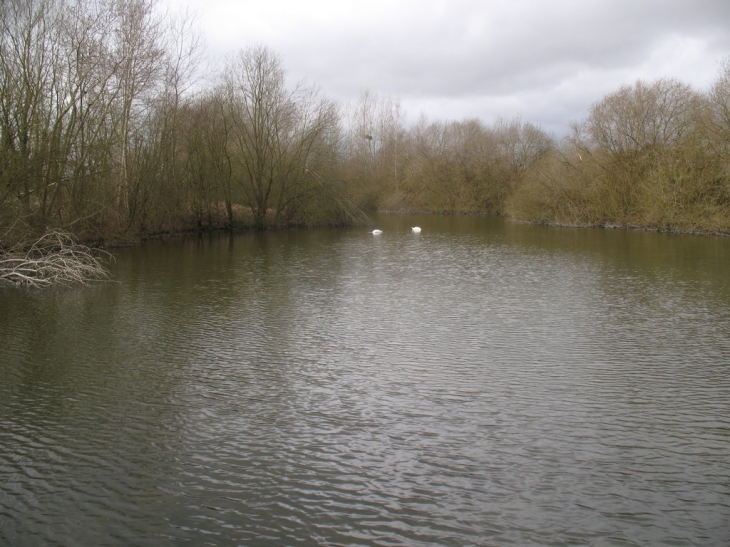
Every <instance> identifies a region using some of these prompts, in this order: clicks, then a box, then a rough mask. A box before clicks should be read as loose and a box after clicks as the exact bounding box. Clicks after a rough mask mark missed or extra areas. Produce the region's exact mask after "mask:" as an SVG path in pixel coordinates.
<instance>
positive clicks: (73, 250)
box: [0, 230, 111, 288]
mask: <svg viewBox="0 0 730 547" xmlns="http://www.w3.org/2000/svg"><path fill="white" fill-rule="evenodd" d="M110 258H111V255H110V254H109V253H107V252H105V251H99V250H92V249H91V248H90V247H87V246H86V245H81V244H79V243H78V242H77V240H76V238H75V237H74V236H73V235H71V234H68V233H66V232H61V231H57V230H54V231H51V232H48V233H46V234H44V235H43V236H41V237H40V238H39V239H38V240H36V241H35V242H34V243H33V244H32V245H30V246H28V244H18V245H15V246H14V247H12V248H10V249H8V250H5V251H2V250H0V284H10V285H16V286H20V287H23V288H44V287H51V286H53V285H64V286H69V285H73V284H86V283H89V282H91V281H95V280H103V279H109V277H110V274H109V271H108V270H107V269H106V268H105V267H104V262H105V260H107V259H110Z"/></svg>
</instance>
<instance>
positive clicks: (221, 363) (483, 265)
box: [0, 216, 730, 546]
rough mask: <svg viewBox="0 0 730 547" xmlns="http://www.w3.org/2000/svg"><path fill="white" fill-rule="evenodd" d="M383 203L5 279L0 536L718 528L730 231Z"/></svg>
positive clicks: (729, 364) (454, 536) (724, 535)
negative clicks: (344, 221) (109, 273)
mask: <svg viewBox="0 0 730 547" xmlns="http://www.w3.org/2000/svg"><path fill="white" fill-rule="evenodd" d="M416 223H417V224H419V225H420V226H421V227H422V228H423V232H422V233H421V234H413V233H411V231H410V226H412V225H415V224H416ZM377 226H378V227H380V228H382V229H383V230H384V233H383V234H382V235H380V236H373V235H372V234H369V233H367V231H366V229H347V230H310V231H291V232H283V233H269V234H242V235H237V236H235V237H228V236H225V235H220V236H219V235H216V236H212V237H208V236H206V237H203V238H190V239H185V240H170V241H165V242H152V243H148V244H146V245H144V246H142V247H139V248H131V249H120V250H117V251H115V254H116V257H117V261H116V263H115V264H114V265H113V269H114V273H115V277H116V279H117V281H118V282H117V283H108V284H103V285H98V286H95V287H92V288H85V289H73V290H63V291H49V292H40V293H22V292H16V291H2V292H0V544H2V545H15V546H36V545H37V546H46V545H59V546H61V545H63V546H67V545H109V546H127V545H150V546H173V545H175V546H177V545H186V546H187V545H191V546H197V545H296V546H325V545H327V546H338V545H340V546H341V545H348V546H349V545H361V546H376V545H377V546H381V545H385V546H387V545H407V546H426V545H428V546H431V545H445V546H467V545H479V546H483V545H494V546H501V545H516V546H529V545H598V546H603V545H621V546H626V545H712V546H715V545H717V546H721V545H722V546H724V545H728V544H729V543H730V239H729V238H714V237H698V236H677V235H662V234H652V233H641V232H624V231H603V230H571V229H558V228H541V227H529V226H520V225H515V224H511V223H509V222H506V221H505V220H503V219H500V218H487V217H440V216H424V217H407V216H384V217H380V218H379V219H378V224H377ZM371 229H372V228H371Z"/></svg>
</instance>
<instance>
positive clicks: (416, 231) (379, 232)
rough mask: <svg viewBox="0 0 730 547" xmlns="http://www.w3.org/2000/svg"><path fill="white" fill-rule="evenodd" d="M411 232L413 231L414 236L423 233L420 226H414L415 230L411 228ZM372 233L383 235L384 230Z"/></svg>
mask: <svg viewBox="0 0 730 547" xmlns="http://www.w3.org/2000/svg"><path fill="white" fill-rule="evenodd" d="M411 231H413V233H414V234H417V233H419V232H420V231H421V229H420V228H419V227H418V226H414V227H413V228H411ZM372 233H373V234H374V235H378V234H382V233H383V230H373V231H372Z"/></svg>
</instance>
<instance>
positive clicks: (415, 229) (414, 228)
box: [411, 226, 421, 234]
mask: <svg viewBox="0 0 730 547" xmlns="http://www.w3.org/2000/svg"><path fill="white" fill-rule="evenodd" d="M411 230H413V232H414V233H416V234H417V233H418V232H420V231H421V229H420V228H419V227H418V226H414V227H413V228H411Z"/></svg>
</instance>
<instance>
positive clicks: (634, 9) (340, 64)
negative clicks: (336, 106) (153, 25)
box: [170, 0, 730, 135]
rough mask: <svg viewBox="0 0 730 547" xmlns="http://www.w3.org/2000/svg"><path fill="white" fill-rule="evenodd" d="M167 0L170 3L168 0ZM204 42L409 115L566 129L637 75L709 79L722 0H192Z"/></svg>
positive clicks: (726, 26)
mask: <svg viewBox="0 0 730 547" xmlns="http://www.w3.org/2000/svg"><path fill="white" fill-rule="evenodd" d="M170 1H171V2H173V3H175V4H176V5H178V3H177V2H174V0H170ZM189 4H190V6H191V7H192V8H193V9H194V10H196V11H197V12H198V14H199V24H200V26H201V28H202V30H203V32H204V36H205V41H206V44H207V50H208V52H209V54H210V55H211V56H213V57H221V56H223V55H224V54H226V53H230V52H235V51H237V50H239V49H241V48H245V47H247V46H251V45H259V44H263V45H266V46H269V47H270V48H271V49H273V50H274V51H276V52H278V53H279V54H280V55H281V56H282V59H283V61H284V65H285V68H286V70H287V73H288V75H289V76H290V77H291V78H292V80H293V81H298V80H302V79H305V80H306V81H307V82H309V83H313V84H317V85H318V86H320V87H321V88H322V90H323V92H324V93H325V94H326V95H328V96H329V97H331V98H333V99H336V100H338V101H341V102H343V103H344V102H348V101H354V100H356V99H357V98H358V96H359V95H360V94H361V93H362V92H363V91H364V90H371V91H375V92H378V93H381V94H386V95H391V96H392V97H397V98H399V99H400V102H401V104H402V106H403V107H404V108H405V110H406V114H407V117H408V119H409V120H411V121H413V120H416V119H417V118H418V117H419V116H420V114H421V113H424V114H425V115H426V116H427V118H428V119H429V120H461V119H464V118H471V117H477V118H480V119H482V120H483V121H484V122H486V123H491V122H493V121H494V120H495V119H496V118H497V117H503V118H508V119H509V118H512V117H515V116H519V117H520V118H521V119H522V120H523V121H525V122H532V123H536V124H539V125H541V126H542V127H543V128H544V129H547V130H549V131H552V132H554V133H555V134H556V135H562V134H564V133H565V132H566V129H567V126H568V124H569V123H570V122H571V121H573V120H579V119H583V118H584V117H585V116H586V114H587V112H588V109H589V108H590V106H591V104H592V103H594V102H596V101H598V100H600V99H601V98H602V97H603V96H605V95H606V94H607V93H610V92H611V91H614V90H616V89H618V87H619V86H620V85H622V84H631V83H633V82H635V81H636V80H637V79H644V80H648V81H651V80H655V79H657V78H661V77H674V78H677V79H679V80H681V81H683V82H686V83H688V84H691V85H692V86H693V87H695V88H696V89H698V90H706V89H707V88H708V87H709V85H710V84H711V83H712V82H713V81H714V80H715V78H716V76H717V74H718V62H719V61H720V60H721V59H722V58H723V57H727V56H729V55H730V0H481V1H478V0H358V1H351V0H189Z"/></svg>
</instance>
